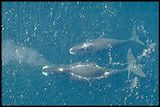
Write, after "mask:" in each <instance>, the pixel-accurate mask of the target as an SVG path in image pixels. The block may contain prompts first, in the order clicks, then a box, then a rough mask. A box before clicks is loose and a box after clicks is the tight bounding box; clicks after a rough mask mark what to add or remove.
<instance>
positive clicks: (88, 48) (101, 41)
mask: <svg viewBox="0 0 160 107" xmlns="http://www.w3.org/2000/svg"><path fill="white" fill-rule="evenodd" d="M131 41H133V42H135V43H138V44H140V45H144V43H143V42H142V41H140V40H139V37H138V35H137V34H136V28H135V25H134V26H133V29H132V37H131V38H130V39H128V40H117V39H112V38H97V39H94V40H88V41H86V42H83V43H80V44H77V45H75V46H73V47H72V48H70V49H69V52H70V54H74V55H76V54H85V53H95V52H97V51H100V50H104V49H108V48H112V47H115V46H119V45H121V44H124V43H127V42H131Z"/></svg>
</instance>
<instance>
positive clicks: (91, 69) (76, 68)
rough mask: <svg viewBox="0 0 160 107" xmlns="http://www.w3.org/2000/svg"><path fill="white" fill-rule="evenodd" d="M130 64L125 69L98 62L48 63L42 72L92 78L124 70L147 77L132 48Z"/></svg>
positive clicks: (103, 76)
mask: <svg viewBox="0 0 160 107" xmlns="http://www.w3.org/2000/svg"><path fill="white" fill-rule="evenodd" d="M127 64H128V66H127V67H126V68H124V69H113V68H108V67H101V66H99V65H97V64H96V63H91V62H86V63H74V64H70V65H46V66H44V67H42V74H44V75H45V76H49V75H54V74H62V75H63V74H69V75H71V76H73V77H75V78H77V79H81V80H92V79H101V78H106V77H108V76H110V75H113V74H118V73H121V72H124V71H128V72H129V73H130V72H132V73H134V74H135V75H138V76H140V77H146V75H145V74H144V72H143V71H142V69H141V68H140V66H138V65H137V62H136V60H135V58H134V56H133V53H132V51H131V49H130V48H129V49H128V53H127Z"/></svg>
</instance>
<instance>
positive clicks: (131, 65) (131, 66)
mask: <svg viewBox="0 0 160 107" xmlns="http://www.w3.org/2000/svg"><path fill="white" fill-rule="evenodd" d="M127 62H128V67H127V69H128V72H133V73H134V74H136V75H138V76H140V77H146V75H145V74H144V72H143V71H142V69H141V68H140V67H139V66H138V65H137V64H136V60H135V58H134V56H133V54H132V51H131V49H130V48H129V49H128V53H127Z"/></svg>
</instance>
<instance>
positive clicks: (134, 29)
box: [129, 24, 144, 45]
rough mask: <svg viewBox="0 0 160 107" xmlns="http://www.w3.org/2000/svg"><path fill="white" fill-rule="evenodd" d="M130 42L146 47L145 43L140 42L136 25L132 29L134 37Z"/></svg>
mask: <svg viewBox="0 0 160 107" xmlns="http://www.w3.org/2000/svg"><path fill="white" fill-rule="evenodd" d="M129 40H130V41H134V42H136V43H138V44H140V45H144V43H143V42H142V41H141V40H139V36H138V35H137V32H136V26H135V24H134V25H133V28H132V37H131V38H130V39H129Z"/></svg>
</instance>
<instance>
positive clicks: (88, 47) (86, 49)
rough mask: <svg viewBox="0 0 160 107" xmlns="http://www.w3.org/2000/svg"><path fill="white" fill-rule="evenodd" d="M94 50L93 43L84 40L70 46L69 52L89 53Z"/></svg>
mask: <svg viewBox="0 0 160 107" xmlns="http://www.w3.org/2000/svg"><path fill="white" fill-rule="evenodd" d="M92 51H94V47H93V44H92V43H90V42H84V43H81V44H78V45H76V46H74V47H72V48H70V50H69V52H70V54H74V55H76V54H84V53H90V52H92Z"/></svg>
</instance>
